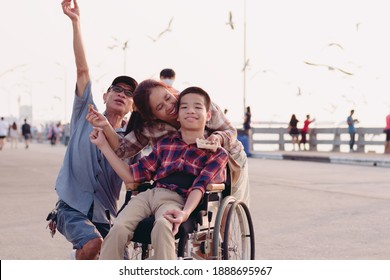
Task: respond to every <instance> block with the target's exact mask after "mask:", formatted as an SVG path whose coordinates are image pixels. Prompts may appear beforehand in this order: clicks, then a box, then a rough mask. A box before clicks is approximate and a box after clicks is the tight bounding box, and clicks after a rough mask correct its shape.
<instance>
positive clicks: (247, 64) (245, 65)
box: [241, 58, 249, 72]
mask: <svg viewBox="0 0 390 280" xmlns="http://www.w3.org/2000/svg"><path fill="white" fill-rule="evenodd" d="M247 68H249V58H248V59H247V60H246V61H245V63H244V67H243V68H242V70H241V71H242V72H244V71H246V69H247Z"/></svg>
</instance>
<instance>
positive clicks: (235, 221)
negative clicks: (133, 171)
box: [128, 184, 255, 260]
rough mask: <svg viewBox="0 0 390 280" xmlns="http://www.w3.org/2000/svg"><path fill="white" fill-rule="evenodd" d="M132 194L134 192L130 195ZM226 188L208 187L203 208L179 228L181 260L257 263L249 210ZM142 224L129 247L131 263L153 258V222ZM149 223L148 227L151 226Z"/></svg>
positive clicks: (178, 242)
mask: <svg viewBox="0 0 390 280" xmlns="http://www.w3.org/2000/svg"><path fill="white" fill-rule="evenodd" d="M128 192H131V191H128ZM227 193H230V189H228V188H227V189H225V184H210V185H208V186H207V189H206V192H205V195H204V197H203V200H202V202H201V204H200V205H199V206H198V207H197V208H196V209H195V211H194V212H193V213H192V214H191V216H190V218H189V219H188V220H187V221H186V222H185V223H183V224H182V225H180V230H179V233H178V234H177V235H176V241H175V244H176V252H177V256H178V259H186V260H191V259H196V260H207V259H214V260H245V259H251V260H253V259H255V236H254V228H253V223H252V218H251V215H250V212H249V209H248V207H247V206H246V204H245V203H244V202H242V201H239V200H237V199H236V198H234V197H233V196H230V195H226V194H227ZM147 219H149V221H148V222H146V221H145V220H143V221H141V222H140V224H139V225H138V227H137V229H136V230H135V232H134V237H133V240H132V242H131V243H130V244H129V245H128V255H129V258H130V259H137V260H140V259H147V258H151V257H152V256H153V247H152V245H151V241H150V232H151V229H152V227H153V225H152V224H150V223H152V221H150V220H151V218H146V220H147ZM148 223H149V224H148Z"/></svg>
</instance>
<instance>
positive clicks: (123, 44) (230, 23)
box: [109, 11, 360, 111]
mask: <svg viewBox="0 0 390 280" xmlns="http://www.w3.org/2000/svg"><path fill="white" fill-rule="evenodd" d="M172 22H173V17H172V18H171V19H170V20H169V22H168V25H167V27H166V28H165V29H163V30H162V31H161V32H159V33H158V34H157V35H156V36H150V35H147V37H148V38H149V39H150V40H152V41H153V43H156V42H157V41H158V40H160V39H161V38H162V37H163V36H164V35H166V34H167V33H169V32H172ZM226 25H227V26H228V27H229V28H230V29H231V30H234V29H235V23H234V21H233V13H232V11H229V14H228V20H227V22H226ZM355 27H356V31H359V27H360V23H357V24H356V26H355ZM113 39H114V41H115V42H116V44H114V45H112V46H109V48H110V49H113V48H117V47H121V48H122V50H126V49H127V48H128V40H126V41H124V42H120V41H119V40H118V39H116V38H114V37H113ZM327 47H331V48H338V49H340V50H342V51H344V47H343V46H342V45H341V44H339V43H335V42H332V43H329V44H328V45H327ZM303 62H304V63H305V64H306V65H308V66H312V67H320V68H325V69H327V70H329V71H338V72H340V73H341V74H343V75H347V76H352V75H354V74H353V73H352V72H350V71H347V70H344V69H342V68H339V67H336V66H333V65H329V64H323V63H316V62H310V61H303ZM249 68H250V60H249V59H246V61H245V62H244V65H243V67H242V69H241V71H242V72H244V71H247V70H248V69H249ZM259 72H260V71H259ZM257 73H258V72H257ZM257 73H256V74H257ZM256 74H255V75H256ZM297 88H298V91H297V93H296V95H297V96H301V95H302V90H301V88H300V87H299V86H298V87H297ZM330 110H331V111H334V110H335V106H331V109H330Z"/></svg>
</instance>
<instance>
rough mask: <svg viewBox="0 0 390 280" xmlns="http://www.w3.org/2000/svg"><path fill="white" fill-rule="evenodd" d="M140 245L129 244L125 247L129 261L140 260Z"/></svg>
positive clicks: (135, 243) (136, 243)
mask: <svg viewBox="0 0 390 280" xmlns="http://www.w3.org/2000/svg"><path fill="white" fill-rule="evenodd" d="M142 245H143V244H141V243H138V242H131V243H130V244H129V245H127V257H128V259H129V260H142Z"/></svg>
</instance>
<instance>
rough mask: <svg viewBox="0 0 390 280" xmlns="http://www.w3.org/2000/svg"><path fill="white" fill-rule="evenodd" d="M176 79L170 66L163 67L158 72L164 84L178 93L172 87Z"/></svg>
mask: <svg viewBox="0 0 390 280" xmlns="http://www.w3.org/2000/svg"><path fill="white" fill-rule="evenodd" d="M175 79H176V73H175V71H174V70H173V69H171V68H165V69H163V70H161V72H160V81H161V82H163V83H164V84H166V85H167V86H168V87H169V88H170V89H172V90H173V91H174V92H175V93H179V91H178V90H177V89H175V88H174V87H173V83H174V82H175Z"/></svg>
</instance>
